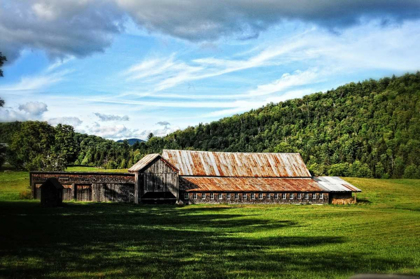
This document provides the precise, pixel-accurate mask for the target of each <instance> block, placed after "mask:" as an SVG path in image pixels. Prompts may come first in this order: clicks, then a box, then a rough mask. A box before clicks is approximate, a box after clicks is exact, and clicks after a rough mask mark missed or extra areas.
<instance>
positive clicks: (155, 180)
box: [128, 154, 179, 203]
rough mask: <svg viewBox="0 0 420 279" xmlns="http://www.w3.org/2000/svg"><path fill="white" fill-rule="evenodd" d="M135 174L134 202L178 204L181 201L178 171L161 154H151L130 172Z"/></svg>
mask: <svg viewBox="0 0 420 279" xmlns="http://www.w3.org/2000/svg"><path fill="white" fill-rule="evenodd" d="M128 171H129V172H130V173H134V174H135V177H136V178H135V181H136V182H135V188H134V197H135V198H134V200H135V203H140V202H158V201H159V202H176V201H178V199H179V177H178V169H177V168H176V167H174V166H173V165H172V164H171V163H169V162H168V161H167V160H165V159H164V158H162V156H161V155H160V154H149V155H146V156H144V157H143V159H141V160H140V161H139V162H137V163H136V164H135V165H133V166H132V167H131V168H130V169H129V170H128Z"/></svg>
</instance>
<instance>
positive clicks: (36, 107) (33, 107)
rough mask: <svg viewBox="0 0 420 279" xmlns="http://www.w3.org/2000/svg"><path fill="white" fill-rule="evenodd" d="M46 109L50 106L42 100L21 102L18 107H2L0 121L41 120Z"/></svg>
mask: <svg viewBox="0 0 420 279" xmlns="http://www.w3.org/2000/svg"><path fill="white" fill-rule="evenodd" d="M46 111H48V106H47V105H46V104H44V103H41V102H28V103H26V104H20V105H19V106H18V108H17V109H14V108H11V107H6V108H0V122H11V121H26V120H40V119H41V117H42V115H43V114H44V113H45V112H46Z"/></svg>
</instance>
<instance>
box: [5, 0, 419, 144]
mask: <svg viewBox="0 0 420 279" xmlns="http://www.w3.org/2000/svg"><path fill="white" fill-rule="evenodd" d="M366 2H367V1H356V0H354V1H350V0H349V1H347V0H343V1H328V0H323V1H321V0H313V1H306V0H300V1H296V2H295V3H294V4H293V5H291V4H290V3H289V1H282V0H279V1H268V0H267V1H259V2H255V1H246V0H244V1H214V3H213V2H212V3H211V4H209V3H207V4H206V3H204V2H203V1H192V0H188V1H187V0H185V1H178V2H175V1H167V0H155V1H130V0H115V1H111V0H108V1H96V0H74V1H68V0H62V1H53V0H34V1H29V0H20V1H8V0H3V1H1V2H0V51H1V52H2V53H3V54H4V55H6V56H7V58H8V63H7V64H6V65H5V66H4V67H3V68H4V69H3V70H4V74H5V76H4V78H1V79H0V98H2V99H4V100H5V101H6V105H5V107H4V108H1V109H0V121H15V120H20V121H24V120H44V121H48V122H49V123H51V124H53V125H56V124H58V123H65V124H71V125H73V126H74V127H75V129H76V130H77V131H79V132H84V133H88V134H95V135H99V136H103V137H106V138H109V139H120V138H130V137H139V138H145V137H146V135H147V134H148V133H150V132H153V133H154V134H156V135H160V136H162V135H166V134H167V133H169V132H171V131H174V130H176V129H182V128H186V127H187V126H191V125H197V124H198V123H200V122H203V123H207V122H211V121H214V120H217V119H220V118H223V117H226V116H231V115H233V114H236V113H241V112H245V111H248V110H250V109H253V108H258V107H261V106H263V105H265V104H267V103H269V102H274V103H276V102H280V101H284V100H287V99H292V98H299V97H302V96H303V95H306V94H310V93H314V92H319V91H326V90H329V89H332V88H335V87H337V86H340V85H342V84H345V83H348V82H353V81H354V82H357V81H362V80H365V79H369V78H374V79H377V78H381V77H384V76H391V75H393V74H395V75H400V74H404V73H406V72H415V71H418V70H420V52H419V45H420V13H419V11H420V1H410V0H407V1H387V0H384V1H382V0H381V1H376V0H372V1H370V2H369V1H368V2H369V3H368V4H366Z"/></svg>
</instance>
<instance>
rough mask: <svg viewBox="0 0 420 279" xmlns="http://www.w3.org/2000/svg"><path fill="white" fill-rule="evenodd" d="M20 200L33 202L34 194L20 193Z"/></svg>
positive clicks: (29, 192) (28, 192)
mask: <svg viewBox="0 0 420 279" xmlns="http://www.w3.org/2000/svg"><path fill="white" fill-rule="evenodd" d="M19 199H20V200H31V199H32V192H31V191H30V190H25V191H22V192H20V193H19Z"/></svg>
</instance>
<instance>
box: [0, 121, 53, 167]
mask: <svg viewBox="0 0 420 279" xmlns="http://www.w3.org/2000/svg"><path fill="white" fill-rule="evenodd" d="M54 139H55V131H54V127H52V126H50V125H48V124H47V123H46V122H38V121H27V122H23V123H22V125H21V127H20V130H19V131H18V132H16V133H15V134H14V135H13V137H12V139H11V143H10V148H9V156H8V161H9V163H10V164H11V165H13V166H15V167H16V168H25V169H27V170H37V169H45V168H49V166H47V164H50V163H51V164H53V165H54V166H55V165H56V164H58V163H59V161H60V159H58V158H54V159H53V158H52V157H53V154H52V147H53V146H54ZM54 157H55V156H54ZM55 159H57V162H55Z"/></svg>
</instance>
